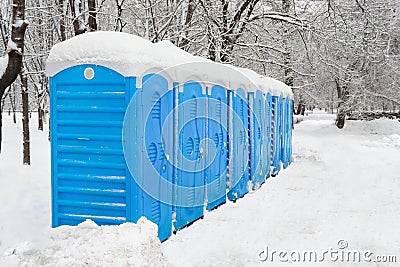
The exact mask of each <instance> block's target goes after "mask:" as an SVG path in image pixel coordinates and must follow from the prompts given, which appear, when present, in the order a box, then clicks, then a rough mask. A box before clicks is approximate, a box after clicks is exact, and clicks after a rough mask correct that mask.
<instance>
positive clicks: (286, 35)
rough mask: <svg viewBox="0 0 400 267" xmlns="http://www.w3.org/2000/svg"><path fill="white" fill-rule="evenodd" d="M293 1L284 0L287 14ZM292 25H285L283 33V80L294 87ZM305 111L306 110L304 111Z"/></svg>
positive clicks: (283, 10) (283, 4)
mask: <svg viewBox="0 0 400 267" xmlns="http://www.w3.org/2000/svg"><path fill="white" fill-rule="evenodd" d="M291 1H292V0H282V12H283V13H285V14H289V13H290V10H291ZM289 27H290V25H284V30H283V34H282V37H283V38H282V41H283V48H284V53H283V64H284V66H285V67H284V75H285V76H284V80H283V82H284V83H285V84H286V85H288V86H290V87H293V84H294V77H293V74H294V73H293V63H292V55H291V51H290V50H291V47H290V43H289V42H290V41H292V38H291V33H290V28H289ZM303 113H304V111H303Z"/></svg>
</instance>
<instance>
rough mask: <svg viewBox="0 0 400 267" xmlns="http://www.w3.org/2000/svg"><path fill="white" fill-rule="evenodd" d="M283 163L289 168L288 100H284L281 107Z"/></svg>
mask: <svg viewBox="0 0 400 267" xmlns="http://www.w3.org/2000/svg"><path fill="white" fill-rule="evenodd" d="M281 110H282V111H281V112H282V116H281V117H282V118H281V161H282V165H283V168H286V167H287V153H286V152H287V130H288V129H287V126H288V125H287V112H288V110H287V103H286V98H282V105H281Z"/></svg>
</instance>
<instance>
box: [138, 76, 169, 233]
mask: <svg viewBox="0 0 400 267" xmlns="http://www.w3.org/2000/svg"><path fill="white" fill-rule="evenodd" d="M139 94H140V101H141V104H139V107H141V108H139V112H142V113H141V116H140V118H138V120H137V129H139V133H138V134H139V136H140V137H139V140H144V143H142V146H143V147H142V149H141V151H145V153H147V155H142V161H146V162H144V163H143V164H142V165H141V166H140V168H139V169H140V172H141V173H142V174H141V177H140V178H139V179H140V180H141V184H140V185H141V188H142V189H143V190H140V192H141V194H140V195H141V197H140V198H139V202H140V209H141V215H144V216H145V217H146V218H148V219H149V220H151V221H152V222H154V223H155V224H157V225H158V236H159V238H160V240H161V241H163V240H165V239H167V238H168V237H169V236H170V235H171V232H172V184H171V183H172V176H173V164H172V162H171V161H170V160H172V158H173V155H170V154H167V153H166V152H165V146H166V145H167V144H172V143H173V142H174V136H173V124H172V123H165V121H166V120H167V117H168V116H169V115H171V114H172V113H173V104H174V98H173V90H172V88H169V87H168V80H167V79H166V78H164V77H163V76H161V75H157V74H149V75H146V76H145V77H143V80H142V89H141V90H140V92H139ZM139 114H140V113H139ZM171 122H173V120H171ZM163 181H168V182H170V183H163ZM146 190H147V192H145V191H146Z"/></svg>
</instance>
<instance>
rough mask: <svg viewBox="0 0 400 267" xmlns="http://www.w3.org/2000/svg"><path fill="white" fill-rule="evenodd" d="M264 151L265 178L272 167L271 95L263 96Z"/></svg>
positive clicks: (269, 173)
mask: <svg viewBox="0 0 400 267" xmlns="http://www.w3.org/2000/svg"><path fill="white" fill-rule="evenodd" d="M264 129H265V130H264V142H263V146H264V151H265V154H264V155H265V156H263V160H264V166H265V171H266V174H265V175H266V178H268V177H269V176H270V175H271V165H272V151H273V147H272V145H273V143H272V96H271V94H269V93H268V94H266V95H265V128H264Z"/></svg>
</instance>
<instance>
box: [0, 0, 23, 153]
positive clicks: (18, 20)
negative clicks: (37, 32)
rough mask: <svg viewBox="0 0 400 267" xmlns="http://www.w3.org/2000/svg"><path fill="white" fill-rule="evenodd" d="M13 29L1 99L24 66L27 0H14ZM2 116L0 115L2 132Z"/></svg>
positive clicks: (1, 80) (1, 81)
mask: <svg viewBox="0 0 400 267" xmlns="http://www.w3.org/2000/svg"><path fill="white" fill-rule="evenodd" d="M11 21H12V29H11V40H10V41H9V43H8V47H7V56H8V64H7V68H6V70H5V72H4V73H3V76H1V77H0V99H2V97H3V94H4V92H5V90H6V88H7V87H8V86H10V85H11V84H12V83H13V82H14V81H15V79H16V78H17V77H18V74H19V73H20V71H21V67H22V55H23V52H24V40H25V31H26V27H27V26H28V23H27V22H26V21H25V1H24V0H13V4H12V19H11ZM1 126H2V117H1V115H0V132H1ZM1 137H2V136H1V133H0V152H1Z"/></svg>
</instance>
